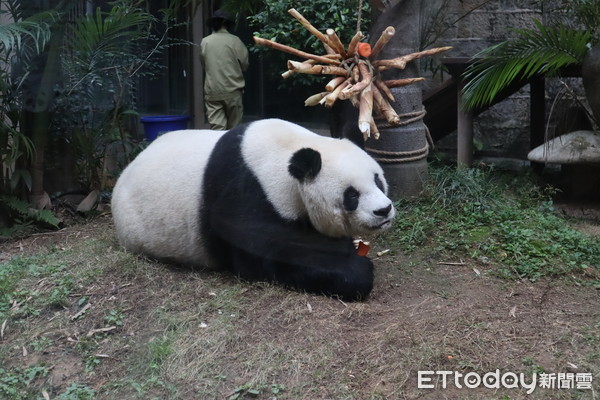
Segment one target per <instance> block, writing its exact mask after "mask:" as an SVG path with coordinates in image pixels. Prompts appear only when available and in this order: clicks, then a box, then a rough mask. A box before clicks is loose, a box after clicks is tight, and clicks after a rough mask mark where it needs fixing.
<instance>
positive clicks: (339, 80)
mask: <svg viewBox="0 0 600 400" xmlns="http://www.w3.org/2000/svg"><path fill="white" fill-rule="evenodd" d="M345 80H346V77H344V76H336V77H335V78H333V79H332V80H330V81H329V82H327V85H325V90H327V91H328V92H332V91H333V89H335V88H336V87H338V85H340V84H341V83H342V82H344V81H345Z"/></svg>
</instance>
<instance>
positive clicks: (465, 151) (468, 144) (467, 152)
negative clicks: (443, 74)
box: [455, 77, 473, 168]
mask: <svg viewBox="0 0 600 400" xmlns="http://www.w3.org/2000/svg"><path fill="white" fill-rule="evenodd" d="M455 79H458V80H459V81H458V88H457V91H456V133H457V136H458V137H457V143H456V146H457V152H456V158H457V166H458V167H459V168H470V167H471V165H472V164H473V112H472V111H465V110H464V107H463V103H462V89H463V86H464V83H463V81H462V80H461V79H460V78H458V77H457V78H455Z"/></svg>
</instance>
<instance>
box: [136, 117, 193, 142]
mask: <svg viewBox="0 0 600 400" xmlns="http://www.w3.org/2000/svg"><path fill="white" fill-rule="evenodd" d="M140 120H141V121H142V124H144V136H145V137H146V140H148V141H149V142H151V141H153V140H154V139H156V138H157V137H159V136H160V135H162V134H163V133H167V132H171V131H176V130H179V129H187V125H188V121H189V120H190V117H188V116H187V115H152V116H148V117H142V118H141V119H140Z"/></svg>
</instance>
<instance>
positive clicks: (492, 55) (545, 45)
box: [463, 0, 600, 109]
mask: <svg viewBox="0 0 600 400" xmlns="http://www.w3.org/2000/svg"><path fill="white" fill-rule="evenodd" d="M553 14H554V15H557V16H558V18H555V19H554V20H552V21H550V22H549V23H548V24H547V25H546V24H543V23H542V22H539V21H534V24H535V28H533V29H516V30H515V33H516V34H517V37H516V38H514V39H509V40H506V41H503V42H501V43H499V44H497V45H494V46H491V47H489V48H487V49H485V50H483V51H482V52H481V53H479V54H477V55H476V57H480V58H482V60H481V61H479V62H477V63H475V64H473V65H471V66H470V67H469V68H467V70H466V71H465V73H464V78H465V80H466V84H465V87H464V90H463V99H464V104H465V107H466V108H469V109H473V108H478V107H483V106H485V105H488V104H490V103H492V101H493V100H494V99H495V98H496V97H497V96H498V94H499V93H500V92H501V91H502V90H503V89H505V88H506V87H508V86H509V85H510V84H511V83H512V82H513V81H515V80H519V79H528V78H530V77H532V76H533V75H535V74H540V75H544V76H554V75H556V74H557V73H558V71H560V69H561V68H564V67H566V66H568V65H572V64H576V63H580V62H582V61H583V58H584V57H585V55H586V54H587V52H588V50H589V48H590V46H591V45H592V44H594V43H597V42H598V28H599V27H600V1H599V0H574V1H563V2H562V3H561V6H560V7H559V8H558V9H557V10H555V12H554V13H553Z"/></svg>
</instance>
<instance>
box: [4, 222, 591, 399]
mask: <svg viewBox="0 0 600 400" xmlns="http://www.w3.org/2000/svg"><path fill="white" fill-rule="evenodd" d="M2 249H3V250H4V257H5V258H7V257H9V256H10V257H12V256H13V255H14V254H15V253H27V252H29V251H33V252H34V253H35V255H34V256H33V257H32V258H28V259H27V260H28V261H27V263H26V264H35V265H45V266H48V265H64V266H65V268H64V269H63V270H62V271H60V272H57V273H55V274H54V275H43V274H41V275H37V276H36V275H34V274H30V275H26V276H25V277H23V279H21V280H20V281H19V282H18V285H19V287H21V288H28V289H29V290H30V291H33V290H34V289H35V291H37V292H39V293H38V294H37V295H35V296H34V297H35V298H34V299H30V300H27V299H24V300H22V301H23V304H21V307H24V306H25V305H26V304H27V303H28V302H29V304H30V305H31V306H33V307H34V308H39V309H40V313H39V315H33V314H31V315H27V314H24V315H22V316H20V317H15V315H14V313H12V314H11V313H10V312H7V313H5V314H3V315H6V320H7V321H8V322H7V328H6V329H5V331H4V337H3V338H2V340H1V341H0V343H1V344H2V349H1V350H0V364H1V365H3V366H2V367H0V368H4V369H5V370H7V371H8V370H10V371H13V372H12V373H13V374H16V371H18V370H17V369H16V368H26V367H28V366H32V365H40V366H44V368H46V369H47V370H48V372H47V375H45V376H40V377H38V378H36V379H34V380H33V381H32V382H31V385H29V386H30V387H29V388H24V389H23V390H24V391H26V392H27V393H28V394H27V396H30V397H27V396H25V397H22V398H36V397H39V398H43V397H42V390H45V391H46V392H47V393H48V395H49V396H50V398H52V399H55V398H61V397H60V396H61V395H63V398H67V397H65V395H64V394H65V391H66V390H67V388H68V387H69V386H70V385H72V384H73V383H77V384H79V385H81V387H84V388H89V389H93V390H95V392H96V394H95V396H93V397H90V398H97V399H136V398H139V399H152V398H161V399H207V400H212V399H228V398H229V397H231V396H234V395H236V394H238V395H239V398H240V399H241V398H250V397H244V395H245V394H247V395H250V394H251V392H249V390H250V391H251V390H256V391H258V393H259V394H258V395H257V396H258V397H257V398H259V399H273V398H277V399H311V400H320V399H335V400H338V399H357V400H368V399H445V398H447V399H511V400H512V399H525V398H527V399H549V398H553V399H592V398H594V393H595V392H593V391H589V390H588V391H578V390H555V391H549V390H544V389H537V390H536V391H535V392H534V393H533V394H532V395H529V396H527V395H526V394H525V393H524V391H523V390H520V389H504V390H499V391H495V390H491V389H485V388H480V389H472V390H465V389H463V390H459V389H456V388H454V387H450V388H448V389H446V390H442V389H441V388H439V382H438V388H437V389H436V390H420V389H418V388H417V371H419V370H453V371H462V372H463V373H464V372H468V371H478V372H481V373H485V372H488V371H493V370H495V369H497V368H498V369H501V370H503V371H512V372H530V371H532V370H536V371H540V370H542V369H543V370H545V371H547V372H555V373H558V372H566V371H571V370H573V365H575V366H577V371H582V372H592V373H593V374H594V378H595V379H596V381H595V382H594V386H595V390H596V391H597V390H598V381H599V380H600V333H599V327H600V325H599V324H600V309H599V307H598V292H597V290H596V289H594V288H593V287H585V286H575V285H572V284H567V283H564V282H562V281H558V280H556V281H552V280H541V281H538V282H536V283H531V282H528V281H506V280H500V279H497V278H494V277H492V276H490V275H488V274H487V273H486V271H488V270H489V269H491V268H493V267H492V266H490V265H477V264H474V262H472V261H471V262H468V263H467V264H466V265H464V266H456V265H454V266H450V265H438V261H439V260H436V259H435V258H433V257H432V255H431V254H430V253H429V252H428V251H427V249H422V251H420V252H417V253H415V254H414V255H413V256H412V257H411V258H410V259H409V258H407V257H405V256H403V255H401V254H397V253H396V252H395V251H392V252H390V253H388V254H386V255H385V256H384V257H382V258H381V259H378V260H376V261H375V263H376V287H375V290H374V292H373V294H372V296H371V297H370V298H369V299H368V301H367V302H364V303H342V302H341V301H339V300H336V299H331V298H326V297H322V296H314V295H307V294H303V293H298V292H292V291H288V290H285V289H282V288H280V287H278V286H273V285H269V284H249V283H246V282H240V281H238V280H237V279H235V278H234V277H231V276H229V275H225V274H219V273H214V272H209V271H190V270H185V269H178V268H174V267H171V266H167V265H164V264H160V263H156V262H153V261H151V260H146V259H143V258H139V257H136V256H133V255H130V254H127V253H125V252H123V251H122V250H121V249H120V248H119V247H118V245H117V243H116V241H115V239H114V237H113V232H112V226H111V224H110V222H109V221H108V219H107V218H106V219H104V220H102V219H101V220H98V221H96V222H94V223H93V224H91V225H83V226H80V227H73V228H69V229H67V230H64V231H62V233H60V234H54V235H48V236H47V237H44V236H43V235H40V236H36V237H33V238H29V239H27V240H23V241H21V243H19V242H10V243H5V244H4V245H3V246H2ZM373 250H374V252H375V251H377V250H380V249H376V248H375V249H373ZM373 250H372V251H373ZM374 252H373V254H374ZM444 261H445V260H444ZM9 263H10V261H5V263H4V264H3V265H5V266H6V265H9ZM473 268H477V270H478V271H480V272H481V274H477V273H475V272H474V271H473ZM66 277H70V279H71V280H72V285H71V287H70V289H69V293H68V295H67V297H66V300H65V301H64V303H63V304H61V305H59V306H57V305H48V304H45V303H44V304H42V303H43V302H41V299H44V298H46V297H47V296H49V295H50V294H51V293H52V292H53V290H54V289H56V287H57V285H58V284H57V283H56V282H57V281H60V280H61V279H63V280H64V279H65V278H66ZM83 298H85V301H83V302H82V299H83ZM36 301H38V303H39V304H38V303H35V302H36ZM84 304H91V306H90V307H89V308H88V310H87V311H86V312H85V314H83V315H82V316H81V317H80V318H77V319H75V320H72V319H71V317H72V316H73V315H76V314H77V312H79V311H80V310H81V309H82V308H83V307H84ZM111 312H113V316H114V315H116V316H118V317H119V318H121V319H120V325H113V326H115V327H114V329H112V330H110V331H108V332H105V333H96V334H93V335H91V337H88V334H89V332H91V331H92V330H95V329H101V328H106V327H107V326H110V324H111V323H115V321H117V320H118V318H113V319H110V318H109V319H107V316H110V315H111ZM2 322H3V321H0V324H2ZM41 338H44V340H45V341H46V343H48V345H47V346H46V347H44V348H43V349H40V346H39V345H34V343H37V342H36V341H38V342H39V341H40V339H41ZM23 348H25V349H26V355H24V354H25V353H24V351H23ZM5 375H6V374H5ZM0 379H2V377H0ZM274 392H279V393H274ZM0 393H1V392H0ZM81 393H83V390H82V391H81ZM1 396H2V395H1V394H0V398H1ZM31 396H36V397H31ZM72 398H78V397H72ZM79 398H82V399H83V398H86V397H79Z"/></svg>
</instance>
